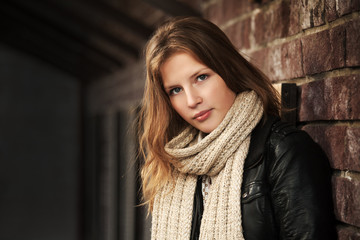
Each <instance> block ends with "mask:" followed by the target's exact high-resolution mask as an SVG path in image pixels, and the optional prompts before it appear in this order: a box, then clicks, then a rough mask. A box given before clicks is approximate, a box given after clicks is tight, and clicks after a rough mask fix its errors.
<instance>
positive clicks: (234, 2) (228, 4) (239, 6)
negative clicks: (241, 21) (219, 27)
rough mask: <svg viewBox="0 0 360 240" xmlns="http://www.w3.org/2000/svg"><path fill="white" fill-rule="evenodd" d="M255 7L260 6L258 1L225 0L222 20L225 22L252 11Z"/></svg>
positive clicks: (222, 6)
mask: <svg viewBox="0 0 360 240" xmlns="http://www.w3.org/2000/svg"><path fill="white" fill-rule="evenodd" d="M255 7H258V4H257V3H256V1H239V0H223V1H222V5H221V9H222V20H221V22H222V23H224V22H226V21H227V20H230V19H232V18H234V17H237V16H239V15H241V14H244V13H247V12H250V11H251V10H253V9H254V8H255Z"/></svg>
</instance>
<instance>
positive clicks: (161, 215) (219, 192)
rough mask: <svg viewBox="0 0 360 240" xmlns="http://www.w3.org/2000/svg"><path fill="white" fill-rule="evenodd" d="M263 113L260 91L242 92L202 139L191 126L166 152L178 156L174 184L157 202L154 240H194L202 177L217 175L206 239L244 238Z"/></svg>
mask: <svg viewBox="0 0 360 240" xmlns="http://www.w3.org/2000/svg"><path fill="white" fill-rule="evenodd" d="M262 114H263V105H262V103H261V100H260V98H259V97H258V96H257V94H256V93H255V92H254V91H251V92H243V93H240V94H239V95H238V96H237V97H236V99H235V102H234V104H233V105H232V106H231V108H230V109H229V111H228V113H227V114H226V116H225V118H224V119H223V121H222V122H221V123H220V124H219V126H218V127H217V128H216V129H214V130H213V131H212V132H211V133H210V134H208V135H207V136H206V137H204V138H203V139H201V140H200V141H198V142H196V141H197V137H198V134H199V131H198V130H197V129H195V128H193V127H191V126H190V127H188V128H186V129H185V130H184V131H183V132H181V133H180V134H179V135H178V136H176V137H175V138H174V139H172V140H171V141H170V142H169V143H168V144H167V145H166V146H165V150H166V151H167V152H168V153H169V154H170V155H172V156H174V157H175V158H177V159H178V161H179V163H180V166H179V167H177V168H175V169H174V172H173V176H174V179H175V185H174V184H173V183H171V182H169V183H168V184H166V185H165V186H164V187H163V188H162V190H161V191H159V192H158V193H157V195H156V197H155V200H154V208H153V213H152V232H151V239H153V240H154V239H156V240H162V239H166V240H169V239H179V240H188V239H190V232H191V220H192V212H193V201H194V192H195V187H196V181H197V176H198V175H208V176H210V177H211V179H212V185H211V188H210V193H209V195H208V197H207V200H206V202H205V206H204V212H203V217H202V221H201V227H200V239H206V240H209V239H244V237H243V234H242V226H241V208H240V202H239V201H240V194H241V183H242V174H243V166H244V160H245V158H246V156H247V153H248V150H249V144H250V134H251V131H252V130H253V129H254V127H255V126H256V124H257V123H258V122H259V121H260V119H261V117H262Z"/></svg>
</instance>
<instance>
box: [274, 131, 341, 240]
mask: <svg viewBox="0 0 360 240" xmlns="http://www.w3.org/2000/svg"><path fill="white" fill-rule="evenodd" d="M268 154H269V155H270V156H269V159H273V161H271V162H270V163H269V166H268V167H269V171H268V174H269V175H268V179H269V185H270V188H271V193H270V195H271V200H272V205H273V210H274V213H275V214H274V215H275V221H276V224H277V226H278V228H279V235H280V238H281V239H327V240H330V239H337V236H336V235H337V234H336V229H335V217H334V211H333V203H332V193H331V169H330V166H329V162H328V160H327V157H326V156H325V154H324V153H323V151H322V150H321V149H320V147H319V146H318V145H317V144H316V143H315V142H314V141H313V140H312V139H311V138H310V136H309V135H308V134H307V133H306V132H304V131H299V130H296V131H293V132H291V133H288V134H283V135H281V134H278V135H277V137H275V139H272V140H271V139H270V151H268Z"/></svg>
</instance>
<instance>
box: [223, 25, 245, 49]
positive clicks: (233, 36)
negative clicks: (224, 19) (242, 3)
mask: <svg viewBox="0 0 360 240" xmlns="http://www.w3.org/2000/svg"><path fill="white" fill-rule="evenodd" d="M250 32H251V18H246V19H244V20H242V21H239V22H237V23H235V24H233V25H231V26H230V27H228V28H227V29H225V33H226V35H227V36H228V37H229V38H230V40H231V42H232V43H233V44H234V46H235V47H236V48H237V49H241V50H244V49H248V48H250V39H249V37H250Z"/></svg>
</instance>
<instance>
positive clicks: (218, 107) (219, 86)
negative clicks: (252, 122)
mask: <svg viewBox="0 0 360 240" xmlns="http://www.w3.org/2000/svg"><path fill="white" fill-rule="evenodd" d="M160 71H161V76H162V80H163V84H164V88H165V91H166V93H167V94H168V95H169V98H170V102H171V105H172V107H173V108H174V109H175V111H176V112H177V113H178V114H179V115H180V116H181V117H182V118H183V119H184V120H185V121H186V122H188V123H189V124H191V125H192V126H194V127H195V128H197V129H199V130H200V131H202V132H204V133H210V132H211V131H213V130H214V129H215V128H216V127H217V126H218V125H219V124H220V122H221V121H222V120H223V119H224V117H225V115H226V113H227V112H228V110H229V109H230V107H231V106H232V104H233V103H234V100H235V97H236V94H235V93H234V92H233V91H232V90H230V89H229V88H228V87H227V85H226V84H225V82H224V80H223V79H222V78H221V77H220V76H219V75H218V74H217V73H215V72H214V71H213V70H212V69H210V68H208V67H207V66H206V65H204V64H202V63H201V62H199V61H198V60H197V59H195V58H194V57H192V56H191V55H190V54H188V53H184V52H178V53H175V54H173V55H172V56H171V57H170V58H169V59H167V61H165V63H164V64H163V65H162V66H161V69H160Z"/></svg>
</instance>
